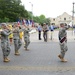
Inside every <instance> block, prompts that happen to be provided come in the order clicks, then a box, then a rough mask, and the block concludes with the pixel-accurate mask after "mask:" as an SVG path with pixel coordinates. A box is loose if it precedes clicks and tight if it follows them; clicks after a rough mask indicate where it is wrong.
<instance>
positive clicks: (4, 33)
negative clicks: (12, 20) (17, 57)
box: [0, 29, 12, 62]
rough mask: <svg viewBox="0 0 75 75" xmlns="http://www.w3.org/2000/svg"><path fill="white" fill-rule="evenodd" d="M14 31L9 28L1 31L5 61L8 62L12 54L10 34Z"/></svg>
mask: <svg viewBox="0 0 75 75" xmlns="http://www.w3.org/2000/svg"><path fill="white" fill-rule="evenodd" d="M11 33H12V32H11V31H10V30H8V29H3V30H2V31H1V33H0V34H1V48H2V51H3V58H4V62H8V61H9V60H8V59H7V57H8V56H9V54H10V50H11V48H10V44H9V39H8V36H9V35H10V34H11Z"/></svg>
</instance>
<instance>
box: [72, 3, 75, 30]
mask: <svg viewBox="0 0 75 75" xmlns="http://www.w3.org/2000/svg"><path fill="white" fill-rule="evenodd" d="M72 4H73V11H72V29H73V25H74V13H75V12H74V4H75V3H74V2H73V3H72Z"/></svg>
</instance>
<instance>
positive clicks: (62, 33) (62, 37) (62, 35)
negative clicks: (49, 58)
mask: <svg viewBox="0 0 75 75" xmlns="http://www.w3.org/2000/svg"><path fill="white" fill-rule="evenodd" d="M59 42H60V49H61V54H60V56H61V58H64V56H65V53H66V51H67V50H68V48H67V32H66V27H61V28H60V30H59Z"/></svg>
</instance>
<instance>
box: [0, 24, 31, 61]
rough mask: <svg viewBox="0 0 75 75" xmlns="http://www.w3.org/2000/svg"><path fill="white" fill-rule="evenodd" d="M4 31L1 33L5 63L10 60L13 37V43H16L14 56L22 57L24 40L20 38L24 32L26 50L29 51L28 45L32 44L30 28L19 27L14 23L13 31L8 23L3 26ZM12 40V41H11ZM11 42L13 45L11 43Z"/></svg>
mask: <svg viewBox="0 0 75 75" xmlns="http://www.w3.org/2000/svg"><path fill="white" fill-rule="evenodd" d="M1 28H2V30H1V31H0V35H1V48H2V52H3V61H4V62H9V61H10V59H9V58H8V56H9V54H10V51H11V48H10V44H11V43H12V38H9V36H10V35H11V36H10V37H12V36H13V42H14V54H15V55H17V56H18V55H20V53H19V49H20V47H21V45H22V40H21V38H20V32H24V42H25V46H24V48H25V50H28V45H29V43H30V40H29V32H30V31H31V30H30V29H29V27H28V26H25V25H23V26H18V24H17V23H14V25H13V28H12V30H11V29H10V28H9V26H8V25H6V23H2V24H1ZM9 40H10V41H9ZM9 42H11V43H9Z"/></svg>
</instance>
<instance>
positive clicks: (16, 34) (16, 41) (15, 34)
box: [13, 23, 22, 55]
mask: <svg viewBox="0 0 75 75" xmlns="http://www.w3.org/2000/svg"><path fill="white" fill-rule="evenodd" d="M13 27H14V29H13V40H14V47H15V55H20V53H19V51H18V50H19V49H20V47H21V45H22V42H21V39H20V29H19V26H18V24H17V23H15V24H14V25H13Z"/></svg>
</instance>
